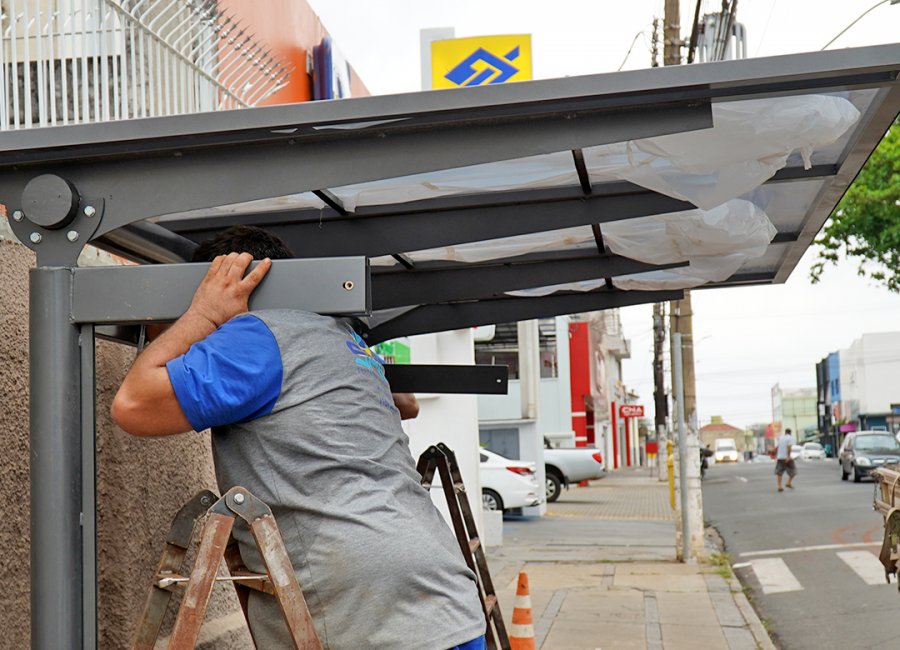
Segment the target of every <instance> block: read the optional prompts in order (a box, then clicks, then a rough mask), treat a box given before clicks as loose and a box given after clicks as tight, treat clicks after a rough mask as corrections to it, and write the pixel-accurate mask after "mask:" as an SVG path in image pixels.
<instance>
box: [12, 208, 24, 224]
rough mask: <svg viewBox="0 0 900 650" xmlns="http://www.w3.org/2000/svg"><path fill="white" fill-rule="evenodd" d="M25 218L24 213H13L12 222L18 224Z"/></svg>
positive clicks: (17, 211)
mask: <svg viewBox="0 0 900 650" xmlns="http://www.w3.org/2000/svg"><path fill="white" fill-rule="evenodd" d="M24 218H25V213H24V212H22V211H21V210H15V211H13V221H16V222H20V221H22V219H24Z"/></svg>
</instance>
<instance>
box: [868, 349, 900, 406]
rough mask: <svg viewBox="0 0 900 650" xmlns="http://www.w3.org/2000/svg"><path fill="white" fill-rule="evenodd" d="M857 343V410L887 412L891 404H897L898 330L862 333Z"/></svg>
mask: <svg viewBox="0 0 900 650" xmlns="http://www.w3.org/2000/svg"><path fill="white" fill-rule="evenodd" d="M860 343H861V346H860V347H861V352H862V355H861V361H862V367H861V368H860V369H859V370H860V373H861V374H862V376H863V380H862V389H863V390H862V391H861V392H860V396H859V410H860V413H866V414H885V413H890V412H891V404H900V332H881V333H877V334H864V335H863V336H862V338H861V339H860Z"/></svg>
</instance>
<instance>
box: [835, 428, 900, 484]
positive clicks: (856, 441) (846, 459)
mask: <svg viewBox="0 0 900 650" xmlns="http://www.w3.org/2000/svg"><path fill="white" fill-rule="evenodd" d="M838 461H839V462H840V464H841V480H843V481H846V480H847V477H848V476H850V475H851V474H852V475H853V482H854V483H859V482H860V480H862V478H863V477H864V476H867V475H868V474H869V472H871V471H872V470H873V469H875V468H876V467H881V466H882V465H892V464H895V463H900V443H898V442H897V439H896V438H895V437H894V436H892V435H891V434H890V433H886V432H883V431H858V432H857V433H851V434H848V436H847V440H846V441H845V442H844V445H843V446H842V447H841V455H840V458H839V459H838Z"/></svg>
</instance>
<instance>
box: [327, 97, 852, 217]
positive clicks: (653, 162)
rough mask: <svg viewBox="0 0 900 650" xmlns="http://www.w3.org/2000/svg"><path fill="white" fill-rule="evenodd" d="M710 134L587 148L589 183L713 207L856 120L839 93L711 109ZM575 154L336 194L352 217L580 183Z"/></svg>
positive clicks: (834, 138) (372, 185)
mask: <svg viewBox="0 0 900 650" xmlns="http://www.w3.org/2000/svg"><path fill="white" fill-rule="evenodd" d="M712 114H713V124H714V126H713V128H711V129H702V130H699V131H690V132H686V133H677V134H673V135H663V136H657V137H653V138H645V139H643V140H632V141H629V142H620V143H615V144H608V145H600V146H596V147H588V148H585V149H584V150H583V153H584V160H585V165H586V167H587V170H588V173H589V175H590V179H591V181H592V182H593V183H604V182H610V181H617V180H627V181H631V182H633V183H635V184H637V185H641V186H642V187H646V188H648V189H652V190H655V191H657V192H660V193H662V194H666V195H668V196H672V197H675V198H679V199H684V200H687V201H691V202H692V203H693V204H694V205H696V206H697V207H699V208H704V209H709V208H712V207H715V206H717V205H719V204H721V203H723V202H725V201H727V200H728V199H732V198H735V197H738V196H741V195H742V194H745V193H747V192H749V191H751V190H752V189H754V188H755V187H758V186H759V185H760V184H762V183H763V182H765V181H766V180H767V179H769V178H771V177H772V176H773V175H774V174H775V172H777V171H778V170H779V169H781V168H782V167H784V166H785V163H786V162H787V160H788V157H789V156H790V155H791V153H793V152H794V151H797V150H799V151H800V153H801V155H802V157H803V159H804V161H806V162H809V160H810V156H811V155H812V152H813V151H815V150H816V149H817V148H819V147H825V146H827V145H830V144H831V143H833V142H835V141H837V140H838V139H839V138H840V137H841V136H842V135H843V134H844V133H845V132H846V131H847V130H848V129H849V128H850V126H852V125H853V124H854V123H855V122H856V121H857V120H858V119H859V115H860V113H859V110H858V109H857V108H856V107H855V106H854V105H853V103H851V102H850V101H849V100H848V99H846V98H845V97H843V96H838V95H800V96H793V97H779V98H774V99H751V100H741V101H735V102H723V103H717V104H713V106H712ZM577 183H578V177H577V175H576V173H575V171H574V166H573V163H572V155H571V153H570V152H568V151H565V152H559V153H553V154H546V155H543V156H532V157H529V158H522V159H517V160H509V161H504V162H495V163H488V164H485V165H473V166H471V167H463V168H459V169H450V170H446V171H441V172H434V173H427V174H418V175H414V176H406V177H403V178H395V179H387V180H381V181H375V182H371V183H360V184H358V185H347V186H344V187H339V188H332V191H333V193H334V194H335V195H336V196H338V197H339V198H340V199H341V201H343V203H344V205H345V206H346V207H348V209H353V208H355V207H356V206H362V205H384V204H391V203H404V202H407V201H418V200H422V199H429V198H432V199H433V198H438V197H441V196H446V195H450V194H465V193H474V192H485V191H504V190H512V189H535V188H541V187H558V186H561V185H574V184H577Z"/></svg>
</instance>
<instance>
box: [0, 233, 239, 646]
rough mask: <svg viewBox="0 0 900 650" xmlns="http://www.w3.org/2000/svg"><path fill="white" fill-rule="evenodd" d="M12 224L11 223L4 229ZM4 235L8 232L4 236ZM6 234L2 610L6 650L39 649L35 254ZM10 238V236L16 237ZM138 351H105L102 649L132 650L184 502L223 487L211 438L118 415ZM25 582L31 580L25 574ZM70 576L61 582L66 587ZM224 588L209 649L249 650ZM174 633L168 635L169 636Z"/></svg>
mask: <svg viewBox="0 0 900 650" xmlns="http://www.w3.org/2000/svg"><path fill="white" fill-rule="evenodd" d="M5 225H6V224H5V222H4V223H3V224H2V226H5ZM0 230H2V229H0ZM2 235H3V233H2V231H0V268H2V269H3V271H4V282H2V283H0V309H2V319H0V360H2V362H0V381H2V384H3V386H4V387H5V390H4V395H5V398H6V401H5V403H4V405H3V408H2V409H0V437H2V440H3V442H4V452H5V453H4V454H3V455H2V459H0V499H2V502H3V503H4V504H6V506H5V507H4V508H3V523H2V525H0V548H2V549H3V553H2V554H0V573H2V575H4V576H7V577H13V580H12V581H11V582H10V583H9V584H8V585H7V587H6V589H5V590H4V596H3V605H4V606H3V607H2V608H0V629H2V630H3V635H2V637H0V648H9V649H10V650H12V649H14V648H15V649H18V648H27V647H29V645H30V626H31V622H30V591H29V581H28V576H29V574H30V534H29V521H30V511H29V471H28V463H29V451H28V450H29V443H28V441H29V427H28V398H29V391H28V345H29V342H28V270H29V269H30V268H31V267H32V266H33V265H34V255H33V254H32V253H31V252H30V251H29V250H28V249H26V248H25V247H24V246H22V245H21V244H18V243H14V242H12V241H9V240H8V239H3V238H2ZM7 237H8V235H7ZM133 358H134V350H132V349H130V348H126V347H124V346H119V345H114V344H111V343H105V342H99V343H98V345H97V458H98V461H97V462H98V480H97V495H98V538H99V539H98V552H99V609H100V613H99V627H100V630H99V633H100V647H101V648H124V647H128V645H129V641H130V637H131V635H132V632H133V630H134V628H135V626H136V624H137V618H138V616H139V615H140V612H141V609H142V607H143V603H144V601H145V599H146V596H147V592H148V590H149V587H150V583H151V578H152V575H153V571H154V569H155V567H156V564H157V563H158V561H159V557H160V554H161V553H162V549H163V543H164V539H165V535H166V533H167V532H168V528H169V525H170V523H171V519H172V517H173V515H174V514H175V512H176V511H177V510H178V509H179V508H180V507H181V505H182V504H183V502H184V501H186V500H187V499H189V498H190V497H191V496H192V495H193V494H194V493H195V492H196V491H198V490H199V489H202V488H214V487H215V481H214V476H213V471H212V462H211V456H210V452H209V441H208V436H207V435H206V434H192V435H191V434H187V435H182V436H174V437H171V438H167V439H156V440H147V439H135V438H132V437H130V436H128V435H126V434H124V433H122V432H121V431H120V430H119V429H118V428H117V427H115V426H114V425H113V424H112V422H111V421H110V418H109V405H110V401H111V400H112V396H113V394H114V392H115V389H116V388H117V387H118V385H119V382H121V380H122V377H123V376H124V373H125V372H126V370H127V368H128V367H129V365H130V364H131V361H132V360H133ZM19 576H21V577H22V579H19V578H18V577H19ZM67 579H70V577H69V576H60V580H67ZM226 595H228V594H226V593H223V592H221V591H220V593H218V594H217V595H216V596H215V598H214V601H213V603H212V605H211V610H210V615H209V616H208V617H207V620H208V621H209V622H208V623H207V625H206V626H205V627H204V632H203V638H204V639H206V643H205V644H204V645H205V647H208V648H213V647H215V648H249V647H250V645H249V643H248V640H249V638H248V636H247V635H246V631H245V628H244V626H243V623H242V621H243V617H242V616H241V615H240V612H239V611H238V610H237V607H236V601H234V600H233V599H232V598H226V597H225V596H226ZM164 634H165V630H164Z"/></svg>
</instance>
